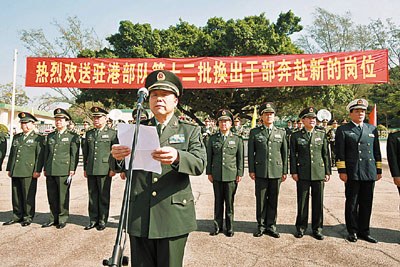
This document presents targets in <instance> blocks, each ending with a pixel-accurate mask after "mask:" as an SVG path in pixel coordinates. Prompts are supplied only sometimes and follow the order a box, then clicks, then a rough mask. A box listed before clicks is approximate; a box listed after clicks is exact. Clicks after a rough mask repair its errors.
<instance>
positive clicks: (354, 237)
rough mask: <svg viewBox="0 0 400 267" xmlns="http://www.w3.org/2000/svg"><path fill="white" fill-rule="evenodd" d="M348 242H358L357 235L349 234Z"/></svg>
mask: <svg viewBox="0 0 400 267" xmlns="http://www.w3.org/2000/svg"><path fill="white" fill-rule="evenodd" d="M347 240H349V241H350V242H357V235H356V234H349V235H348V236H347Z"/></svg>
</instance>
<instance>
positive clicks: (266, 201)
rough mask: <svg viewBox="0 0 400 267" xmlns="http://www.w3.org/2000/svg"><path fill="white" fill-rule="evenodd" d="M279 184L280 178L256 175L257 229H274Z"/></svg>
mask: <svg viewBox="0 0 400 267" xmlns="http://www.w3.org/2000/svg"><path fill="white" fill-rule="evenodd" d="M280 184H281V179H280V178H278V179H265V178H257V177H256V181H255V192H256V218H257V225H258V229H259V230H260V231H264V230H272V231H275V230H276V217H277V210H278V195H279V187H280Z"/></svg>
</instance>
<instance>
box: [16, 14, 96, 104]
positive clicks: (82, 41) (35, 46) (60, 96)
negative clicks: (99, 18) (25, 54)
mask: <svg viewBox="0 0 400 267" xmlns="http://www.w3.org/2000/svg"><path fill="white" fill-rule="evenodd" d="M52 25H53V26H54V27H55V30H56V32H57V33H58V36H57V37H56V38H55V39H54V40H49V39H48V38H47V37H46V34H45V33H44V31H43V30H42V29H29V30H22V31H21V32H20V39H21V41H22V42H23V44H24V46H25V47H26V49H28V51H30V53H31V56H37V57H77V56H78V55H79V53H81V52H82V53H83V51H86V52H88V51H98V50H100V49H101V48H102V42H101V41H100V39H99V38H98V37H97V35H96V33H95V31H94V29H89V28H84V26H83V25H82V22H81V21H80V20H79V19H78V17H76V16H72V17H68V18H67V21H66V24H65V25H64V24H62V23H60V22H58V21H56V20H55V21H53V23H52ZM92 54H94V52H92ZM52 89H53V91H54V93H46V94H44V95H43V96H41V97H40V105H39V109H43V110H48V109H49V108H50V107H54V105H57V104H58V103H67V104H70V105H71V106H76V101H75V100H76V98H77V97H78V95H79V94H80V90H79V89H78V88H52ZM81 108H84V106H82V105H81Z"/></svg>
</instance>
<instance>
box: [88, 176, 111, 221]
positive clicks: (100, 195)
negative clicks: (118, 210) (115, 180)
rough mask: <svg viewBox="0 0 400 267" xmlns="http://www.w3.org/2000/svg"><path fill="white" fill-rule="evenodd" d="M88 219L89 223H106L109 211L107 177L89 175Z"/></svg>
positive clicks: (108, 180) (109, 185) (108, 183)
mask: <svg viewBox="0 0 400 267" xmlns="http://www.w3.org/2000/svg"><path fill="white" fill-rule="evenodd" d="M87 184H88V190H89V219H90V222H91V223H104V224H106V223H107V220H108V214H109V211H110V191H111V177H110V176H108V175H95V176H91V175H89V176H88V177H87Z"/></svg>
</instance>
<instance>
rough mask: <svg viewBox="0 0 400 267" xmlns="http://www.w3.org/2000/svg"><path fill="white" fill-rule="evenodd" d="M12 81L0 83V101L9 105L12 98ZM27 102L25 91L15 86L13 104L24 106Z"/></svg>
mask: <svg viewBox="0 0 400 267" xmlns="http://www.w3.org/2000/svg"><path fill="white" fill-rule="evenodd" d="M12 89H13V86H12V83H7V84H2V85H0V99H1V100H0V101H1V102H2V103H5V104H10V105H11V100H12V91H13V90H12ZM28 103H29V97H28V96H27V95H26V93H25V91H24V90H23V89H22V88H21V87H19V86H17V87H16V88H15V105H17V106H26V105H27V104H28Z"/></svg>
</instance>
